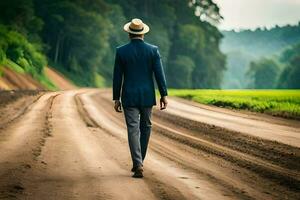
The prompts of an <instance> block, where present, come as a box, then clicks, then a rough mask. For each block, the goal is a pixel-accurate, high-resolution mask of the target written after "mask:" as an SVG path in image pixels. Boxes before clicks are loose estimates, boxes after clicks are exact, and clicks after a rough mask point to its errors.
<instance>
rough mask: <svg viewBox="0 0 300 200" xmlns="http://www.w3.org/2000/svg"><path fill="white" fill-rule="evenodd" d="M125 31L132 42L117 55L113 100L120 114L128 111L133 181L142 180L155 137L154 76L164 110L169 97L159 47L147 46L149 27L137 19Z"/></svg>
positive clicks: (119, 50)
mask: <svg viewBox="0 0 300 200" xmlns="http://www.w3.org/2000/svg"><path fill="white" fill-rule="evenodd" d="M124 30H125V31H126V32H128V33H129V38H130V40H131V41H130V42H129V43H128V44H126V45H123V46H121V47H118V48H117V51H116V58H115V66H114V75H113V100H114V101H115V107H114V108H115V110H116V112H122V110H121V104H122V107H123V110H124V115H125V121H126V125H127V132H128V143H129V148H130V153H131V158H132V162H133V167H132V169H131V171H132V172H134V174H133V177H134V178H142V177H143V161H144V159H145V156H146V152H147V147H148V142H149V138H150V133H151V111H152V106H153V105H156V99H155V87H154V80H153V75H154V77H155V79H156V83H157V85H158V89H159V92H160V95H161V98H160V109H161V110H163V109H165V108H166V107H167V104H168V103H167V95H168V93H167V87H166V79H165V75H164V71H163V67H162V63H161V57H160V54H159V51H158V47H156V46H154V45H151V44H148V43H146V42H144V34H145V33H147V32H149V26H147V25H146V24H144V23H143V22H142V20H140V19H133V20H132V21H131V22H129V23H127V24H125V25H124ZM120 98H121V101H120ZM121 102H122V103H121Z"/></svg>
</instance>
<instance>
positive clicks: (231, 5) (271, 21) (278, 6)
mask: <svg viewBox="0 0 300 200" xmlns="http://www.w3.org/2000/svg"><path fill="white" fill-rule="evenodd" d="M213 1H214V2H215V3H217V4H218V6H219V7H220V13H221V15H222V16H223V17H224V20H223V21H222V22H221V23H220V25H219V26H218V27H219V28H220V29H221V30H232V29H234V30H241V29H255V28H258V27H267V28H271V27H273V26H275V25H279V26H282V25H286V24H298V22H299V21H300V0H213Z"/></svg>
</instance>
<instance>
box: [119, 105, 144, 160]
mask: <svg viewBox="0 0 300 200" xmlns="http://www.w3.org/2000/svg"><path fill="white" fill-rule="evenodd" d="M123 110H124V115H125V121H126V125H127V132H128V143H129V148H130V154H131V158H132V162H133V166H140V165H143V158H142V153H141V145H140V135H141V133H140V111H139V109H138V108H134V107H127V108H123Z"/></svg>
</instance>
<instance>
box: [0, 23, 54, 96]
mask: <svg viewBox="0 0 300 200" xmlns="http://www.w3.org/2000/svg"><path fill="white" fill-rule="evenodd" d="M46 65H47V59H46V56H45V55H43V53H42V51H41V47H40V45H39V44H38V43H31V42H30V41H29V40H27V38H26V37H25V36H24V35H22V34H21V33H19V32H16V31H13V30H10V28H8V27H6V26H3V25H0V76H1V75H2V68H3V66H6V67H9V68H11V69H12V70H13V71H15V72H17V73H21V74H30V75H31V76H32V77H33V78H34V79H36V80H37V81H39V82H40V83H41V84H42V85H43V86H44V87H45V88H47V89H50V90H56V89H57V87H56V86H55V85H54V84H53V83H52V82H51V81H50V80H49V79H48V78H47V77H46V75H45V74H44V66H46Z"/></svg>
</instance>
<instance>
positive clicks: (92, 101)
mask: <svg viewBox="0 0 300 200" xmlns="http://www.w3.org/2000/svg"><path fill="white" fill-rule="evenodd" d="M17 102H18V101H15V103H13V104H10V105H9V106H5V109H6V110H5V112H4V111H3V109H4V108H0V111H1V110H2V112H0V113H1V118H0V119H1V121H0V127H1V129H0V149H1V151H0V199H46V200H48V199H180V200H181V199H213V200H215V199H218V200H219V199H220V200H221V199H300V148H299V146H300V141H299V136H300V135H299V134H300V128H299V123H298V122H299V121H291V120H284V119H279V118H273V117H263V116H256V115H254V114H253V115H247V114H244V113H239V112H232V111H227V110H225V109H218V108H212V107H206V106H200V105H199V104H194V103H191V102H187V101H183V100H179V99H176V98H172V99H170V103H169V107H168V109H167V110H165V111H159V109H157V108H155V109H154V113H153V132H152V136H151V141H150V149H149V152H148V155H147V158H146V161H145V163H144V165H145V178H144V179H133V178H131V172H130V168H131V159H130V154H129V148H128V144H127V133H126V127H125V125H124V117H123V114H119V113H115V112H114V111H113V104H112V101H111V93H110V91H109V90H97V89H76V90H69V91H60V92H47V93H43V94H39V95H35V96H31V97H28V98H27V101H26V102H27V103H26V104H22V105H23V106H20V104H21V103H19V104H18V103H17ZM20 109H25V110H23V111H22V112H20ZM13 113H14V114H13ZM2 119H6V121H9V122H8V123H7V122H6V123H4V120H2Z"/></svg>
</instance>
